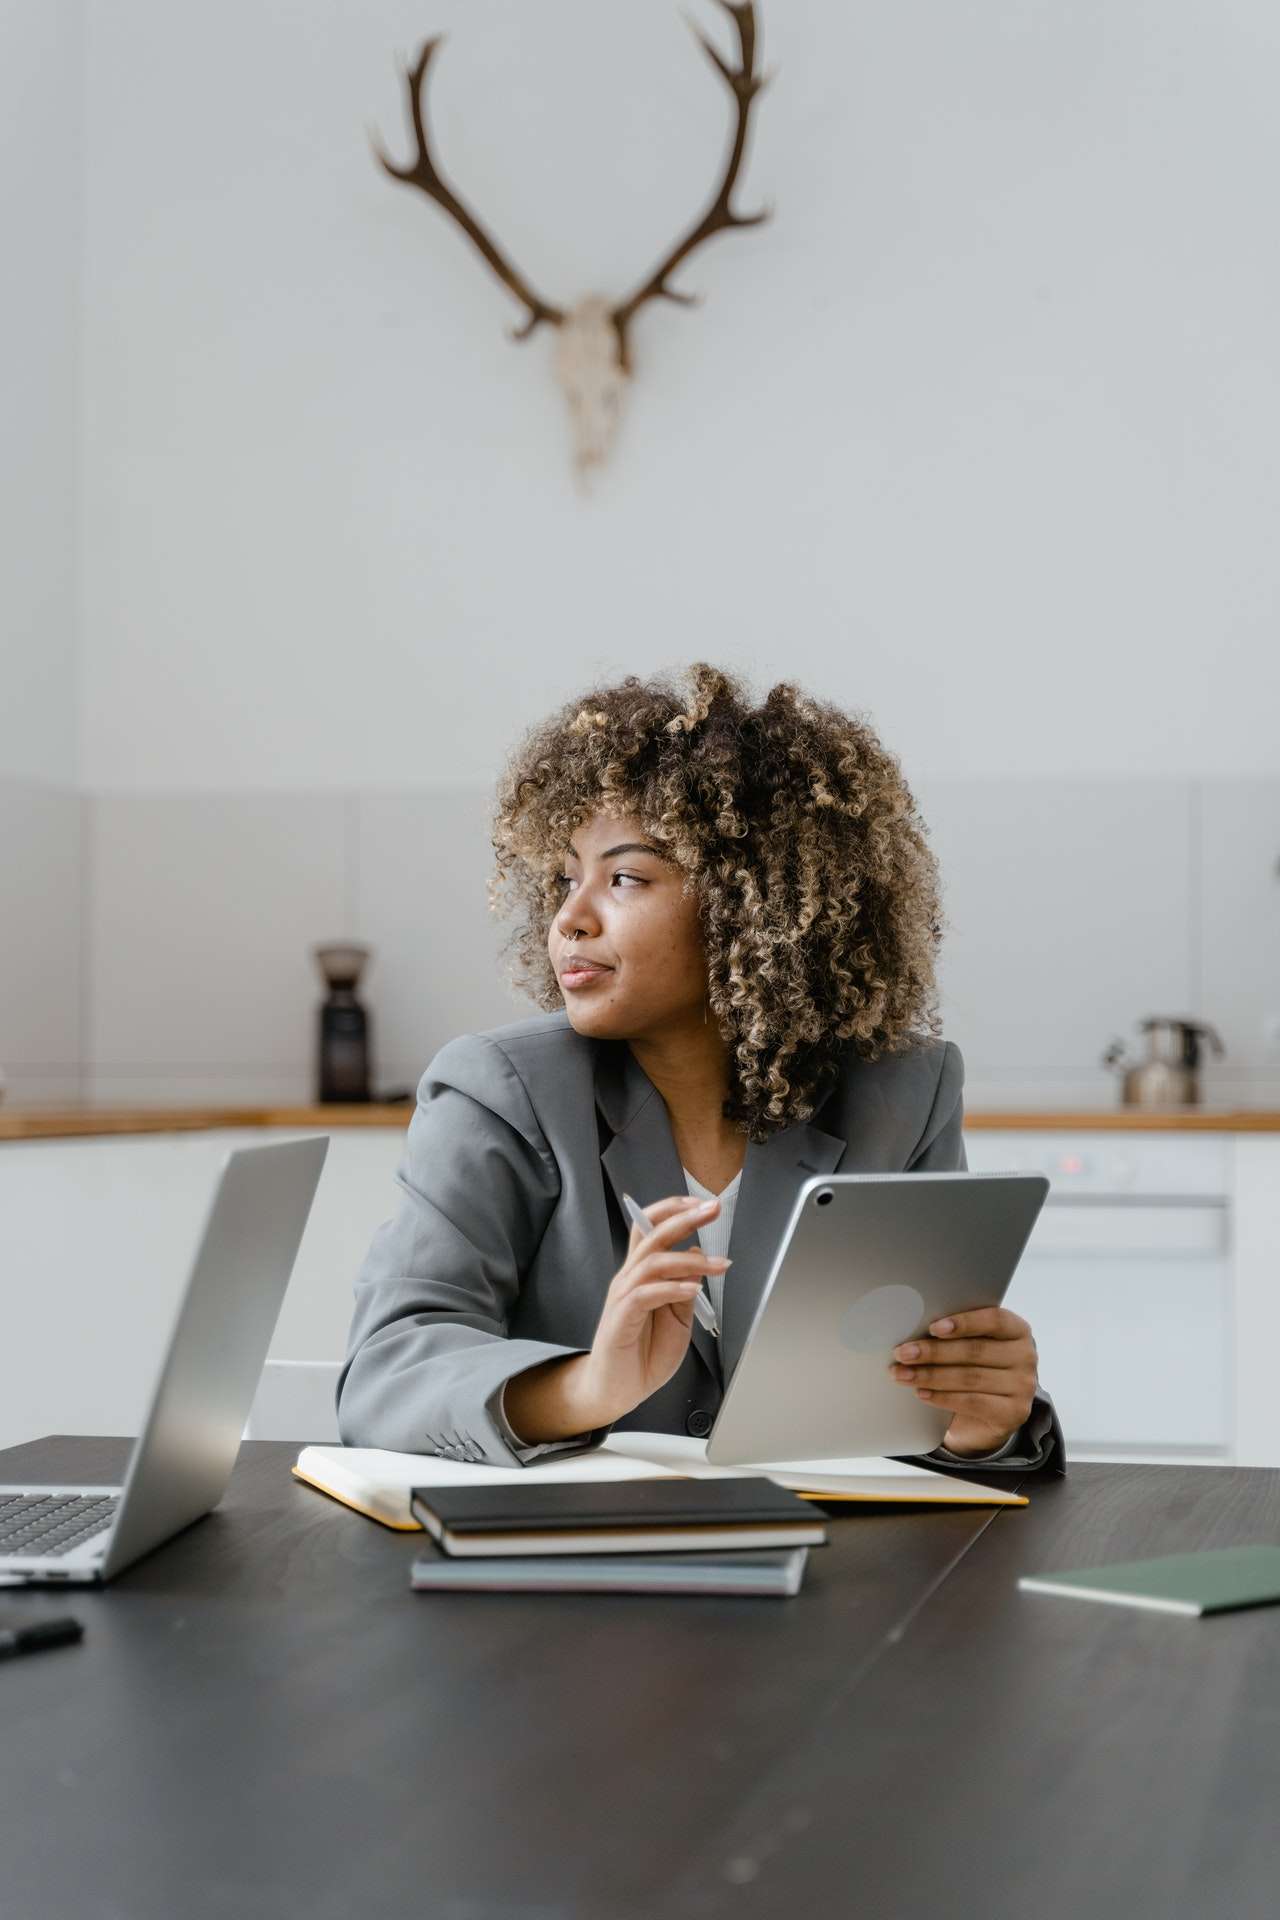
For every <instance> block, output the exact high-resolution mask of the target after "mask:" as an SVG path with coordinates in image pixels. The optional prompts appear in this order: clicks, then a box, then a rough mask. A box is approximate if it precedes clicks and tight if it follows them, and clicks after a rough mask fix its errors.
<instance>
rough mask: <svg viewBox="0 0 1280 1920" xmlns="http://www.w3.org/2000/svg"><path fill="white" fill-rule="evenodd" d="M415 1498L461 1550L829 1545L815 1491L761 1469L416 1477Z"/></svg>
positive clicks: (437, 1533) (436, 1535) (431, 1524)
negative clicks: (506, 1481) (806, 1493)
mask: <svg viewBox="0 0 1280 1920" xmlns="http://www.w3.org/2000/svg"><path fill="white" fill-rule="evenodd" d="M411 1506H412V1509H413V1513H414V1516H415V1517H416V1518H417V1519H419V1520H421V1522H422V1524H423V1526H424V1527H425V1528H426V1530H427V1532H428V1533H429V1534H430V1535H431V1537H432V1539H433V1540H435V1541H436V1542H437V1544H438V1545H439V1546H441V1547H442V1548H443V1549H444V1551H445V1552H446V1553H448V1554H452V1555H454V1556H457V1557H459V1558H464V1557H468V1556H474V1557H477V1558H491V1557H493V1556H494V1555H500V1554H547V1553H661V1552H668V1553H669V1552H671V1551H673V1550H675V1551H687V1552H709V1551H714V1550H716V1549H726V1548H729V1549H733V1548H737V1549H745V1548H755V1547H821V1546H825V1545H826V1542H827V1531H826V1528H825V1526H824V1525H823V1523H822V1520H821V1519H820V1518H819V1516H818V1515H817V1514H815V1512H814V1510H813V1508H812V1507H811V1506H810V1504H809V1503H808V1501H806V1500H802V1499H801V1497H800V1495H799V1494H796V1493H792V1492H791V1491H790V1490H789V1489H788V1488H786V1487H780V1486H779V1485H778V1484H777V1482H776V1481H773V1480H768V1479H765V1478H763V1477H762V1476H760V1475H759V1474H734V1475H732V1476H727V1477H725V1478H724V1479H719V1480H684V1479H679V1480H676V1479H662V1480H612V1481H606V1482H601V1481H585V1482H584V1481H548V1480H541V1481H540V1480H538V1479H537V1477H536V1476H535V1475H530V1477H529V1479H528V1480H521V1481H519V1482H517V1483H516V1484H515V1485H513V1486H512V1485H504V1486H496V1487H494V1486H489V1487H474V1486H463V1487H459V1486H453V1487H415V1488H414V1489H413V1494H412V1500H411Z"/></svg>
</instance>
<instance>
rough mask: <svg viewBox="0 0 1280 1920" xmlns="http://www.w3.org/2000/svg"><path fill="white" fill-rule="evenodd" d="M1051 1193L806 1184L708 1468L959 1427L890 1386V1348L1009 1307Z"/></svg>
mask: <svg viewBox="0 0 1280 1920" xmlns="http://www.w3.org/2000/svg"><path fill="white" fill-rule="evenodd" d="M1048 1191H1049V1182H1048V1180H1047V1179H1046V1177H1045V1175H1044V1174H1042V1173H967V1172H957V1173H829V1174H825V1175H823V1174H815V1175H814V1176H813V1177H812V1178H810V1179H808V1180H806V1181H805V1182H804V1184H803V1186H802V1187H801V1188H800V1190H799V1193H798V1194H797V1196H796V1203H795V1206H794V1208H793V1209H792V1213H791V1218H790V1220H789V1221H788V1223H787V1227H786V1230H785V1232H784V1233H783V1236H782V1240H781V1243H780V1245H779V1247H778V1251H777V1254H776V1256H775V1258H774V1262H773V1266H772V1267H771V1269H770V1271H769V1276H768V1278H767V1280H766V1281H765V1286H764V1292H763V1293H762V1294H761V1296H760V1304H759V1306H758V1307H757V1309H756V1314H755V1318H754V1320H753V1321H752V1323H751V1330H750V1332H749V1333H748V1335H747V1340H746V1344H745V1346H744V1348H743V1351H742V1357H741V1359H740V1360H739V1361H738V1364H737V1367H736V1368H735V1369H734V1373H733V1377H732V1379H731V1380H730V1382H729V1385H728V1388H727V1389H726V1391H725V1396H724V1399H723V1400H722V1401H721V1403H720V1411H719V1414H718V1415H717V1417H716V1423H715V1425H714V1427H713V1428H712V1429H711V1434H710V1438H709V1439H708V1441H707V1458H708V1460H711V1461H714V1462H715V1463H716V1464H718V1465H732V1464H733V1463H734V1462H735V1461H740V1462H742V1463H744V1464H746V1463H749V1462H752V1461H768V1460H832V1459H843V1458H848V1457H862V1456H865V1455H884V1454H899V1453H928V1452H930V1451H931V1450H932V1449H933V1448H934V1447H936V1446H938V1445H939V1444H940V1442H941V1440H942V1438H943V1435H944V1434H945V1433H946V1430H947V1428H948V1427H949V1426H950V1424H951V1420H952V1417H953V1416H952V1414H951V1413H950V1412H949V1411H948V1410H947V1409H946V1408H943V1407H938V1406H934V1405H933V1404H932V1403H931V1402H930V1401H927V1400H920V1399H918V1398H917V1397H916V1395H915V1394H914V1393H913V1392H912V1390H911V1388H910V1386H908V1385H905V1384H904V1383H903V1382H901V1381H898V1380H894V1379H892V1378H891V1377H890V1375H889V1372H888V1368H889V1366H890V1365H891V1363H892V1358H893V1349H894V1347H896V1346H897V1345H898V1343H899V1342H900V1341H902V1340H911V1339H914V1338H916V1337H918V1336H919V1335H921V1334H927V1333H928V1328H929V1324H930V1322H931V1321H933V1320H937V1319H940V1318H941V1317H942V1315H944V1314H949V1313H963V1312H965V1311H966V1310H967V1309H970V1308H973V1307H998V1306H999V1305H1000V1303H1001V1301H1002V1300H1003V1299H1004V1296H1005V1293H1006V1291H1007V1290H1008V1286H1009V1282H1010V1281H1011V1280H1012V1279H1013V1276H1014V1273H1015V1271H1016V1270H1017V1266H1018V1262H1019V1260H1020V1259H1021V1258H1022V1252H1023V1249H1024V1247H1025V1246H1026V1244H1027V1241H1028V1240H1029V1239H1030V1237H1031V1229H1032V1228H1033V1227H1034V1225H1035V1223H1036V1218H1037V1216H1038V1215H1039V1212H1040V1209H1041V1207H1042V1206H1043V1205H1044V1200H1045V1195H1046V1194H1047V1193H1048ZM729 1284H732V1279H731V1278H730V1281H729Z"/></svg>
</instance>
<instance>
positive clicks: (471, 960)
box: [355, 787, 535, 1087]
mask: <svg viewBox="0 0 1280 1920" xmlns="http://www.w3.org/2000/svg"><path fill="white" fill-rule="evenodd" d="M492 806H493V795H492V793H491V792H490V791H489V789H487V788H479V787H439V788H434V789H432V790H430V791H424V792H417V793H378V794H366V795H363V796H362V797H361V798H360V801H359V807H358V820H359V826H358V833H357V843H356V844H357V851H356V883H355V897H356V924H357V926H358V928H359V932H360V938H361V939H362V940H364V941H366V942H367V943H368V945H370V946H371V947H372V948H373V949H374V956H375V957H374V959H373V960H372V961H371V963H370V966H369V970H368V975H367V978H368V992H367V994H366V995H365V996H364V997H365V999H366V1000H367V1003H368V1005H369V1007H370V1010H371V1013H372V1015H373V1021H374V1035H373V1046H374V1069H375V1086H377V1087H390V1086H406V1085H407V1086H411V1087H412V1086H416V1085H417V1082H418V1079H419V1077H420V1076H421V1074H422V1071H423V1069H424V1068H425V1067H426V1066H427V1064H428V1062H429V1061H430V1059H431V1057H432V1055H433V1054H435V1053H436V1052H437V1050H438V1049H439V1048H440V1047H442V1046H443V1045H444V1044H445V1042H446V1041H447V1040H451V1039H452V1038H453V1036H454V1035H455V1034H458V1033H472V1032H476V1031H478V1030H482V1029H483V1028H485V1027H495V1026H502V1025H504V1024H505V1023H506V1022H508V1021H511V1020H519V1019H522V1018H523V1017H524V1016H525V1015H526V1014H528V1013H531V1012H533V1011H534V1010H535V1009H534V1008H533V1007H532V1005H531V1003H530V1002H529V1001H527V1000H525V999H523V998H520V997H517V996H516V994H515V993H514V992H513V991H512V990H511V989H510V988H509V987H507V986H506V985H505V982H504V978H503V974H504V966H503V964H502V962H501V958H500V949H501V947H502V943H503V941H504V939H505V938H506V935H507V932H508V931H509V929H508V927H507V926H506V924H505V923H502V922H499V921H498V920H496V919H495V918H494V917H493V916H492V915H491V914H490V912H489V909H488V904H487V901H486V899H485V882H486V880H487V879H488V875H489V870H490V867H491V864H492V861H493V851H492V848H491V847H490V844H489V830H490V829H489V820H490V814H491V810H492Z"/></svg>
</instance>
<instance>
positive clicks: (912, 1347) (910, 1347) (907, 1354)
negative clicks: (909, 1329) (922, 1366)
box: [895, 1340, 920, 1360]
mask: <svg viewBox="0 0 1280 1920" xmlns="http://www.w3.org/2000/svg"><path fill="white" fill-rule="evenodd" d="M919 1351H920V1349H919V1347H918V1346H917V1345H916V1343H915V1341H914V1340H911V1341H909V1342H908V1344H907V1345H906V1346H905V1347H898V1348H896V1349H895V1352H896V1354H897V1357H898V1359H899V1360H914V1359H915V1357H916V1355H917V1354H918V1353H919Z"/></svg>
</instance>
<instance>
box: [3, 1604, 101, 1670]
mask: <svg viewBox="0 0 1280 1920" xmlns="http://www.w3.org/2000/svg"><path fill="white" fill-rule="evenodd" d="M83 1634H84V1628H83V1627H82V1626H81V1624H80V1622H79V1621H78V1620H73V1619H72V1617H71V1615H70V1614H69V1613H60V1614H59V1615H58V1617H57V1619H56V1620H37V1621H36V1622H35V1624H34V1625H33V1626H30V1627H0V1660H9V1659H12V1658H13V1657H14V1655H16V1654H19V1653H38V1652H39V1650H40V1649H41V1648H42V1647H63V1646H65V1645H66V1644H67V1642H68V1641H69V1640H79V1639H80V1638H81V1637H82V1636H83Z"/></svg>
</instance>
